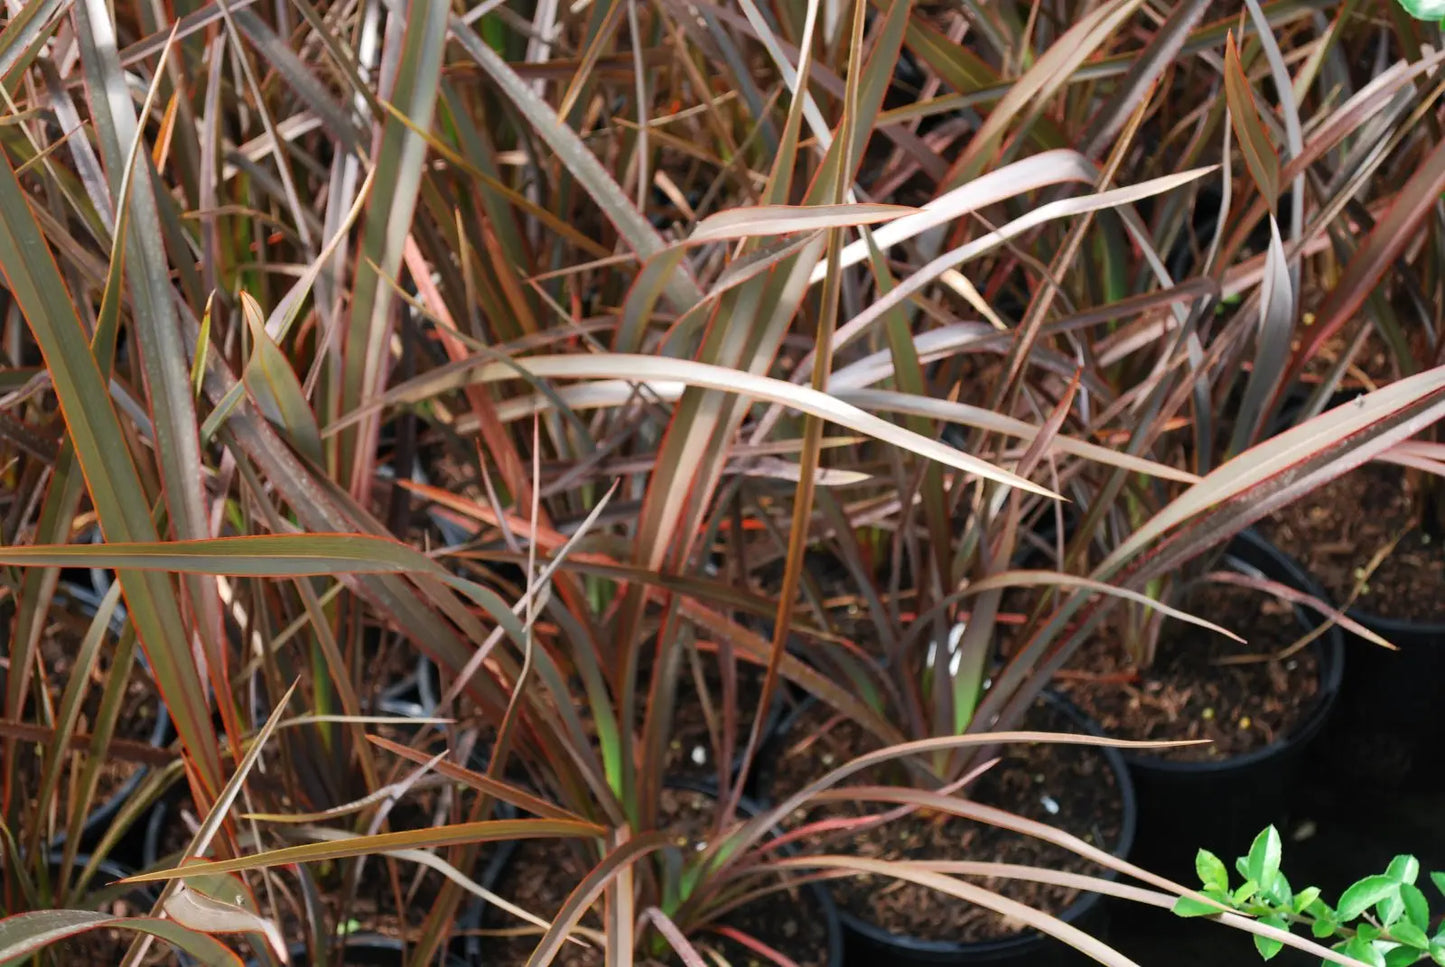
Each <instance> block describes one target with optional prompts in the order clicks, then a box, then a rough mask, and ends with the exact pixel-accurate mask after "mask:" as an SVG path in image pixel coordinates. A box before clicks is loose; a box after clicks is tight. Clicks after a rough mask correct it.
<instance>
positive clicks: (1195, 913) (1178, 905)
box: [1174, 896, 1220, 917]
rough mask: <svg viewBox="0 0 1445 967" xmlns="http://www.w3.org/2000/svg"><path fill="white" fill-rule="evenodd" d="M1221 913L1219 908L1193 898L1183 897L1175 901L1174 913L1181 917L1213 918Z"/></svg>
mask: <svg viewBox="0 0 1445 967" xmlns="http://www.w3.org/2000/svg"><path fill="white" fill-rule="evenodd" d="M1219 912H1220V911H1219V908H1218V907H1216V906H1213V905H1211V904H1208V903H1205V902H1204V901H1203V900H1196V899H1194V897H1192V896H1182V897H1180V898H1179V899H1177V900H1175V901H1174V913H1175V914H1176V915H1177V916H1181V917H1212V916H1214V915H1215V914H1217V913H1219Z"/></svg>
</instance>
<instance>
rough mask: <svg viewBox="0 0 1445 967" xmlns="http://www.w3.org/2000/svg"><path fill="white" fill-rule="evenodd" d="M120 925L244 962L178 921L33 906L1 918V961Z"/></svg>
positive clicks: (217, 964) (201, 954)
mask: <svg viewBox="0 0 1445 967" xmlns="http://www.w3.org/2000/svg"><path fill="white" fill-rule="evenodd" d="M116 928H119V929H121V930H132V931H135V932H137V933H148V934H150V935H152V936H154V937H158V938H160V939H161V940H164V941H166V942H167V943H169V944H171V945H172V946H174V947H177V948H179V949H180V950H184V951H185V952H186V953H188V954H190V955H191V956H192V957H194V958H196V960H198V961H200V962H201V963H202V964H206V965H209V967H239V965H240V963H241V958H239V957H237V956H236V955H235V953H233V952H232V951H231V950H230V949H228V948H227V947H225V946H224V945H223V944H221V943H219V942H218V941H216V940H213V939H212V938H210V937H208V936H206V935H205V934H202V933H196V932H195V931H193V930H187V929H186V928H185V927H183V926H181V925H180V924H178V923H175V922H174V921H170V920H157V919H154V918H151V917H116V916H112V915H110V914H108V913H100V912H97V911H94V910H33V911H31V912H29V913H18V914H16V915H15V916H13V917H7V918H6V919H4V920H0V964H9V963H12V962H14V961H17V960H18V959H19V958H21V957H26V956H29V955H31V954H34V953H36V952H38V951H40V950H43V949H44V948H45V947H47V946H49V945H50V944H53V943H55V942H56V941H59V940H64V939H66V938H67V937H74V936H77V935H79V934H83V933H86V932H88V931H91V930H102V929H105V930H110V929H116Z"/></svg>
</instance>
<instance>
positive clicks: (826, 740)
mask: <svg viewBox="0 0 1445 967" xmlns="http://www.w3.org/2000/svg"><path fill="white" fill-rule="evenodd" d="M1027 727H1028V728H1037V729H1047V730H1052V731H1062V732H1077V731H1078V727H1077V726H1076V725H1074V724H1073V723H1072V722H1070V721H1069V720H1068V719H1067V718H1065V717H1064V716H1062V715H1060V714H1059V713H1057V712H1056V711H1054V710H1052V709H1049V708H1045V707H1040V708H1038V709H1037V710H1036V711H1035V713H1034V714H1033V715H1032V716H1030V720H1029V722H1028V723H1027ZM784 742H785V743H786V745H785V746H784V747H783V748H782V750H781V754H780V757H779V758H778V759H777V760H776V762H775V763H774V764H773V766H772V771H771V773H770V774H769V776H768V783H767V786H765V788H766V789H767V790H768V792H769V795H770V797H771V798H772V799H773V800H774V801H776V800H777V799H778V798H779V797H781V796H784V795H787V794H788V793H790V792H792V791H794V790H796V789H798V788H800V787H801V786H803V785H804V784H806V783H807V782H809V781H810V780H813V779H816V778H817V777H818V776H819V775H821V774H822V773H823V772H824V771H826V770H827V769H828V768H830V767H831V766H833V765H837V764H838V763H841V762H844V761H846V760H848V759H851V758H854V757H856V756H858V755H860V754H862V753H866V752H869V751H872V750H874V749H877V748H878V747H879V744H878V741H877V740H876V739H875V738H873V737H872V736H871V735H869V734H867V733H865V732H863V731H862V730H861V729H860V728H859V727H858V726H856V725H854V724H853V723H852V722H848V721H843V720H838V719H836V718H835V717H833V716H832V715H831V713H830V712H829V711H828V710H827V709H826V708H825V707H824V706H822V705H816V704H815V705H812V706H810V707H809V708H808V709H807V710H806V711H805V712H803V713H801V718H800V719H799V720H798V721H797V722H796V724H795V725H794V726H793V728H792V729H791V730H790V731H789V733H788V735H787V736H785V738H784ZM1000 755H1001V756H1002V760H1001V761H1000V762H999V763H998V764H997V765H995V766H994V767H993V768H992V769H990V770H989V771H988V772H986V773H984V775H983V776H982V777H981V778H980V779H979V780H978V781H977V782H976V783H975V784H974V786H973V787H972V789H971V790H970V792H969V796H970V798H972V799H974V800H976V801H978V802H981V803H985V804H988V805H992V806H997V807H1000V808H1002V809H1005V810H1008V811H1009V812H1012V813H1015V814H1017V815H1020V816H1024V817H1026V818H1029V819H1034V820H1038V821H1039V822H1043V823H1047V824H1049V825H1050V826H1054V827H1056V828H1059V829H1062V830H1065V831H1067V832H1069V833H1072V834H1074V835H1075V836H1078V837H1079V838H1080V839H1083V840H1085V841H1086V842H1088V843H1091V844H1093V845H1095V846H1098V847H1100V848H1102V849H1106V850H1110V849H1113V848H1114V846H1115V845H1116V844H1117V843H1118V840H1119V835H1120V830H1121V825H1122V817H1123V798H1122V796H1121V794H1120V792H1119V789H1118V786H1117V780H1116V777H1115V775H1114V772H1113V770H1112V769H1110V767H1109V763H1108V760H1107V759H1105V757H1104V756H1103V755H1102V754H1101V753H1100V752H1099V751H1098V750H1095V749H1090V748H1086V747H1082V746H1050V745H1042V744H1041V745H1031V746H1014V747H1008V748H1006V749H1004V750H1003V751H1002V752H1001V753H1000ZM900 781H905V780H903V777H902V776H900V775H898V774H897V773H896V772H895V773H888V772H883V771H880V770H870V771H867V772H864V773H860V774H859V775H858V776H857V777H856V778H855V780H854V784H858V785H880V784H890V783H898V782H900ZM889 808H891V807H889V806H887V805H880V804H874V803H866V802H844V803H840V802H830V803H824V804H820V805H818V806H815V807H812V808H811V809H809V808H806V807H805V808H804V809H800V810H798V812H797V813H795V814H794V815H793V816H792V817H791V818H790V821H789V825H797V824H799V823H802V822H805V821H816V820H819V819H823V818H825V817H832V818H856V817H861V816H867V815H875V814H878V813H881V812H884V811H886V810H888V809H889ZM804 849H805V851H808V852H812V851H821V852H834V853H849V854H856V855H860V856H867V857H873V858H879V859H889V860H905V859H915V860H921V859H930V860H979V861H992V862H1001V863H1021V864H1027V865H1031V866H1041V867H1044V868H1047V869H1051V870H1067V871H1071V872H1080V873H1090V874H1095V875H1098V874H1100V873H1102V870H1101V869H1100V868H1099V867H1098V866H1097V865H1095V864H1093V863H1089V862H1088V861H1086V860H1083V859H1082V858H1080V857H1079V856H1077V855H1076V854H1074V853H1072V852H1069V851H1068V850H1065V849H1063V848H1061V847H1058V846H1053V845H1051V844H1048V843H1044V842H1042V841H1040V840H1037V839H1033V838H1030V837H1026V836H1021V835H1019V834H1017V833H1011V832H1009V831H1007V830H1004V829H1000V828H998V827H996V826H990V825H986V824H983V823H978V822H974V821H971V820H967V819H962V818H958V817H945V816H942V815H939V814H933V815H924V814H921V813H915V814H913V815H910V816H906V817H904V818H902V819H897V820H894V821H892V822H889V823H886V824H883V825H881V826H878V827H875V828H873V829H871V830H866V831H863V832H861V833H860V832H858V831H850V832H849V833H847V834H846V835H845V836H844V837H842V838H834V839H824V838H821V837H820V838H816V839H813V840H810V841H807V842H806V843H805V845H804ZM979 882H980V884H981V885H982V886H984V887H986V888H988V889H990V890H994V891H996V892H998V893H1001V894H1003V895H1004V896H1006V897H1009V898H1011V899H1014V900H1018V901H1020V902H1022V903H1025V904H1027V905H1029V906H1031V907H1034V908H1035V909H1040V910H1044V911H1046V912H1049V913H1059V912H1061V911H1063V910H1064V909H1065V908H1067V907H1068V906H1069V905H1070V904H1071V903H1073V901H1074V900H1075V899H1076V898H1077V896H1078V893H1077V891H1075V890H1068V889H1063V888H1060V887H1053V886H1045V885H1043V884H1038V883H1028V882H1024V881H1021V880H996V879H983V880H980V881H979ZM831 889H832V891H833V896H834V898H835V899H836V900H837V901H838V905H839V907H840V908H841V909H843V910H845V911H847V912H848V913H851V914H853V915H855V916H857V917H859V918H861V919H863V920H866V921H868V922H870V923H874V924H877V925H878V926H881V927H883V928H885V929H887V930H889V931H891V932H893V933H895V934H902V935H906V936H912V937H917V938H920V939H925V940H955V941H963V942H978V941H987V940H995V939H1000V938H1004V937H1009V936H1013V935H1016V934H1019V933H1021V932H1023V931H1024V930H1025V929H1026V928H1025V926H1024V925H1023V924H1022V923H1020V922H1018V921H1014V920H1010V919H1007V918H1005V917H1003V916H1001V915H999V914H997V913H994V912H993V911H991V910H988V909H985V908H983V907H980V906H976V905H974V904H971V903H967V902H965V901H963V900H960V899H957V898H955V897H950V896H945V895H943V894H941V893H938V892H935V891H933V890H930V889H928V888H926V887H922V886H917V885H914V884H908V883H903V882H901V881H893V880H885V879H882V878H879V877H871V876H859V877H848V878H844V879H839V880H836V881H834V883H833V884H832V887H831Z"/></svg>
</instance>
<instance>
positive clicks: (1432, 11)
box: [1400, 0, 1445, 22]
mask: <svg viewBox="0 0 1445 967" xmlns="http://www.w3.org/2000/svg"><path fill="white" fill-rule="evenodd" d="M1400 6H1402V7H1404V8H1405V12H1406V13H1408V14H1409V15H1410V16H1412V17H1414V18H1415V19H1416V20H1430V21H1436V22H1438V21H1439V20H1441V19H1442V18H1445V0H1400Z"/></svg>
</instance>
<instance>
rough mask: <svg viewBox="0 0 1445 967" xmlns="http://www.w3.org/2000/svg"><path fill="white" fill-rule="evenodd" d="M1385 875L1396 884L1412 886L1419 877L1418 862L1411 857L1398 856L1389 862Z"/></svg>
mask: <svg viewBox="0 0 1445 967" xmlns="http://www.w3.org/2000/svg"><path fill="white" fill-rule="evenodd" d="M1385 875H1386V876H1388V877H1390V878H1391V879H1393V880H1395V881H1396V882H1397V883H1410V884H1413V883H1414V882H1415V880H1416V878H1418V877H1419V875H1420V861H1419V860H1417V859H1415V857H1413V856H1406V855H1403V854H1402V855H1400V856H1397V857H1395V858H1394V859H1392V860H1391V861H1390V865H1389V866H1388V867H1386V868H1385Z"/></svg>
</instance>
